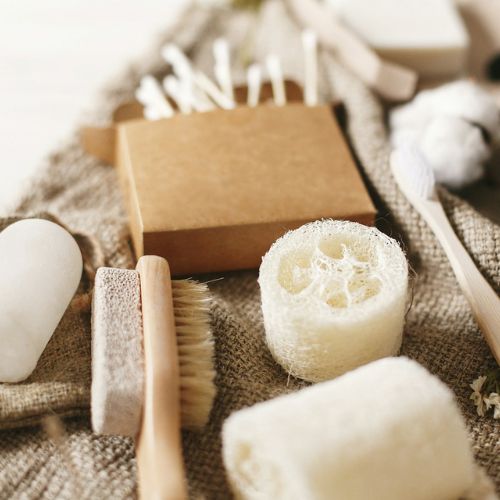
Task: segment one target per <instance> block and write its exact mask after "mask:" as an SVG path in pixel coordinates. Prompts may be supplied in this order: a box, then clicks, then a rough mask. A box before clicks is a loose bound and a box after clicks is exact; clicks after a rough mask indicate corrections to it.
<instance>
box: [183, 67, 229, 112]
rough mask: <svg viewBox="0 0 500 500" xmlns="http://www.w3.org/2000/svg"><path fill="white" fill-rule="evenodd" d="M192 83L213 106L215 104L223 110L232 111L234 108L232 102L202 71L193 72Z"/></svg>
mask: <svg viewBox="0 0 500 500" xmlns="http://www.w3.org/2000/svg"><path fill="white" fill-rule="evenodd" d="M193 81H194V84H195V85H196V86H197V87H198V88H199V89H200V90H202V91H203V92H205V93H206V94H207V95H208V96H209V97H210V98H211V99H212V100H213V101H214V102H215V104H217V106H219V107H221V108H223V109H233V108H234V107H235V103H234V100H233V99H230V98H229V97H228V96H227V95H226V94H225V93H223V92H222V91H221V90H220V89H219V87H217V85H216V84H215V83H214V82H213V81H212V80H211V79H210V78H208V76H207V75H205V73H203V72H202V71H195V72H194V73H193Z"/></svg>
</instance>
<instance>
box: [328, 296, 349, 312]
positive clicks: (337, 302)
mask: <svg viewBox="0 0 500 500" xmlns="http://www.w3.org/2000/svg"><path fill="white" fill-rule="evenodd" d="M326 303H327V304H328V305H329V306H330V307H332V308H334V309H345V308H346V307H347V306H348V305H349V304H348V300H347V296H346V294H345V293H344V292H337V293H334V294H332V295H330V296H329V297H328V299H327V301H326Z"/></svg>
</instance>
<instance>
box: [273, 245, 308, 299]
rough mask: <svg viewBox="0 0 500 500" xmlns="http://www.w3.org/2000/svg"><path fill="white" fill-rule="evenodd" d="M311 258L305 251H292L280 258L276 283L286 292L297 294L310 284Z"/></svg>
mask: <svg viewBox="0 0 500 500" xmlns="http://www.w3.org/2000/svg"><path fill="white" fill-rule="evenodd" d="M311 258H312V253H311V252H310V251H306V250H293V251H291V252H289V253H288V254H286V255H284V256H283V257H282V258H281V261H280V265H279V271H278V282H279V284H280V285H281V286H282V287H283V288H284V289H285V290H286V291H287V292H289V293H291V294H297V293H300V292H301V291H302V290H304V289H306V288H307V287H308V286H309V285H310V284H311V282H312V278H311V269H310V268H311Z"/></svg>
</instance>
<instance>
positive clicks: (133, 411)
mask: <svg viewBox="0 0 500 500" xmlns="http://www.w3.org/2000/svg"><path fill="white" fill-rule="evenodd" d="M209 302H210V298H209V294H208V287H207V286H206V285H205V284H200V283H197V282H194V281H191V280H171V277H170V270H169V266H168V263H167V261H166V260H165V259H163V258H161V257H156V256H144V257H141V258H140V259H139V261H138V263H137V267H136V271H133V270H126V269H111V268H100V269H99V270H98V271H97V275H96V282H95V290H94V300H93V311H92V401H91V405H92V426H93V428H94V430H95V432H98V433H104V434H122V435H128V436H131V437H134V438H136V453H137V468H138V481H139V495H140V497H141V498H168V499H172V500H173V499H175V500H178V499H184V498H187V497H188V494H187V482H186V479H185V471H184V462H183V457H182V444H181V434H180V429H181V426H182V427H183V428H191V429H192V428H200V427H203V426H204V425H205V424H206V422H207V420H208V416H209V413H210V409H211V407H212V403H213V399H214V396H215V386H214V375H215V372H214V366H213V340H212V335H211V331H210V321H209Z"/></svg>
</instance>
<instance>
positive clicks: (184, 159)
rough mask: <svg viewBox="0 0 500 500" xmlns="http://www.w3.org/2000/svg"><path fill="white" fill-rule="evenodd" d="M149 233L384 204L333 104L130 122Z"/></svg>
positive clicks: (130, 159) (359, 210)
mask: <svg viewBox="0 0 500 500" xmlns="http://www.w3.org/2000/svg"><path fill="white" fill-rule="evenodd" d="M117 127H118V130H119V140H118V147H119V148H121V150H122V152H123V153H124V155H126V157H127V163H128V165H129V168H130V172H129V174H130V175H131V176H132V178H133V186H134V191H135V195H136V199H137V203H138V209H139V211H140V218H141V222H142V226H143V227H142V230H143V232H144V233H155V232H171V231H186V230H196V229H209V228H217V227H231V226H233V227H234V226H245V225H254V226H255V225H259V224H262V225H266V224H276V223H279V222H281V221H283V222H286V221H308V220H315V219H320V218H324V217H337V218H340V217H341V218H354V219H356V218H357V216H359V215H360V214H373V213H375V210H374V207H373V205H372V203H371V200H370V198H369V196H368V194H367V192H366V189H365V187H364V185H363V182H362V180H361V177H360V175H359V172H358V171H357V168H356V166H355V164H354V161H353V159H352V157H351V154H350V152H349V150H348V147H347V144H346V142H345V140H344V138H343V136H342V132H341V131H340V129H339V126H338V124H337V122H336V120H335V119H334V116H333V113H332V109H331V108H330V107H329V106H317V107H306V106H304V105H302V104H288V105H287V106H284V107H276V106H258V107H256V108H248V107H238V108H236V109H234V110H230V111H224V110H216V111H212V112H207V113H196V114H191V115H175V116H174V117H173V118H170V119H168V120H159V121H156V122H148V121H144V120H138V121H130V122H123V123H120V124H118V125H117Z"/></svg>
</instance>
